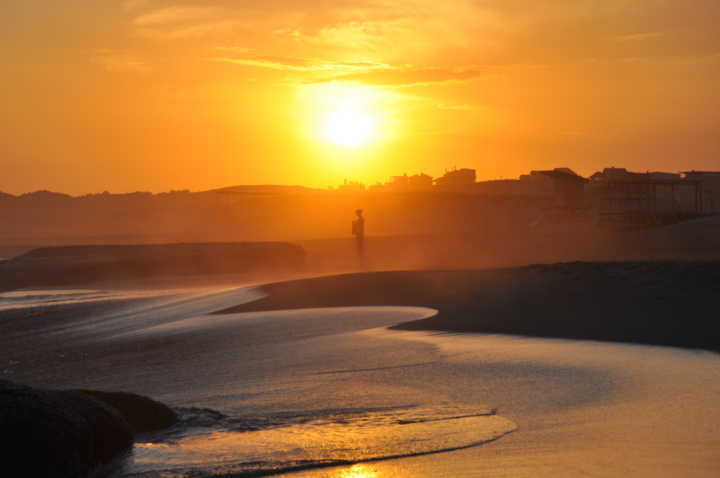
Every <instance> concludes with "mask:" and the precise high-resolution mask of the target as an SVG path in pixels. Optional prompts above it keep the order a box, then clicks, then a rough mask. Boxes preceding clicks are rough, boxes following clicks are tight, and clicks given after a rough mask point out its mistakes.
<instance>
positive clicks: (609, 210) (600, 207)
mask: <svg viewBox="0 0 720 478" xmlns="http://www.w3.org/2000/svg"><path fill="white" fill-rule="evenodd" d="M588 192H589V194H590V195H591V197H592V198H593V200H594V203H595V205H596V209H597V212H598V216H599V217H600V218H601V219H603V218H607V219H613V218H614V219H618V220H622V221H630V222H647V223H656V222H673V221H676V220H678V219H679V218H682V217H692V216H694V215H698V214H700V213H701V212H702V209H703V207H702V198H701V195H700V189H699V187H698V182H697V181H689V180H687V179H686V178H683V177H681V176H680V175H679V174H675V173H667V172H662V171H654V172H649V171H648V172H645V173H639V172H630V171H628V170H627V169H625V168H615V167H612V168H605V169H603V170H602V171H601V172H597V173H595V174H593V175H592V176H591V177H590V184H589V187H588Z"/></svg>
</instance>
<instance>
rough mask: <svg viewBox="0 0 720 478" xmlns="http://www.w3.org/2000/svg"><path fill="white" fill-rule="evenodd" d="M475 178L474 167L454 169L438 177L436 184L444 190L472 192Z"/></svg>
mask: <svg viewBox="0 0 720 478" xmlns="http://www.w3.org/2000/svg"><path fill="white" fill-rule="evenodd" d="M475 178H476V174H475V170H474V169H468V168H463V169H453V170H452V171H446V172H445V174H444V175H443V176H442V177H439V178H437V179H436V180H435V186H437V188H438V189H440V190H444V191H464V192H472V190H473V186H474V185H475Z"/></svg>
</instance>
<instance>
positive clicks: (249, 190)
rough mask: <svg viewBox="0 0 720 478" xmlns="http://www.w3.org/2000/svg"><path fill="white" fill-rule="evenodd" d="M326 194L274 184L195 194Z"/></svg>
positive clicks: (319, 190) (309, 189)
mask: <svg viewBox="0 0 720 478" xmlns="http://www.w3.org/2000/svg"><path fill="white" fill-rule="evenodd" d="M322 192H327V191H323V190H321V189H313V188H306V187H305V186H282V185H274V184H257V185H247V186H228V187H225V188H220V189H211V190H209V191H201V192H199V193H196V194H212V193H217V194H269V195H273V194H299V193H322Z"/></svg>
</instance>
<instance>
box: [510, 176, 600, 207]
mask: <svg viewBox="0 0 720 478" xmlns="http://www.w3.org/2000/svg"><path fill="white" fill-rule="evenodd" d="M529 176H530V178H528V179H526V181H535V182H537V183H538V184H543V185H544V186H545V187H547V185H550V187H551V188H552V194H553V196H554V198H555V205H556V206H559V207H561V208H564V209H579V208H582V207H583V206H584V205H585V183H587V181H588V180H587V179H585V178H583V177H582V176H580V175H578V174H577V173H575V171H573V170H572V169H570V168H555V169H552V170H547V171H531V172H530V175H529ZM541 178H543V179H541ZM521 179H522V177H521Z"/></svg>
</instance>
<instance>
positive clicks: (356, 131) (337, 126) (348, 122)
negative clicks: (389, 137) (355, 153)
mask: <svg viewBox="0 0 720 478" xmlns="http://www.w3.org/2000/svg"><path fill="white" fill-rule="evenodd" d="M375 127H376V122H375V119H374V118H373V117H372V116H371V115H369V114H368V113H365V112H363V111H360V110H356V109H352V108H348V109H342V110H338V111H333V112H330V113H328V114H327V116H326V118H325V125H324V131H323V132H324V136H325V139H327V140H328V141H330V142H331V143H335V144H336V145H338V146H344V147H346V148H357V147H359V146H362V145H364V144H366V143H367V142H368V141H369V140H370V139H371V138H372V136H373V134H374V132H375Z"/></svg>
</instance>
